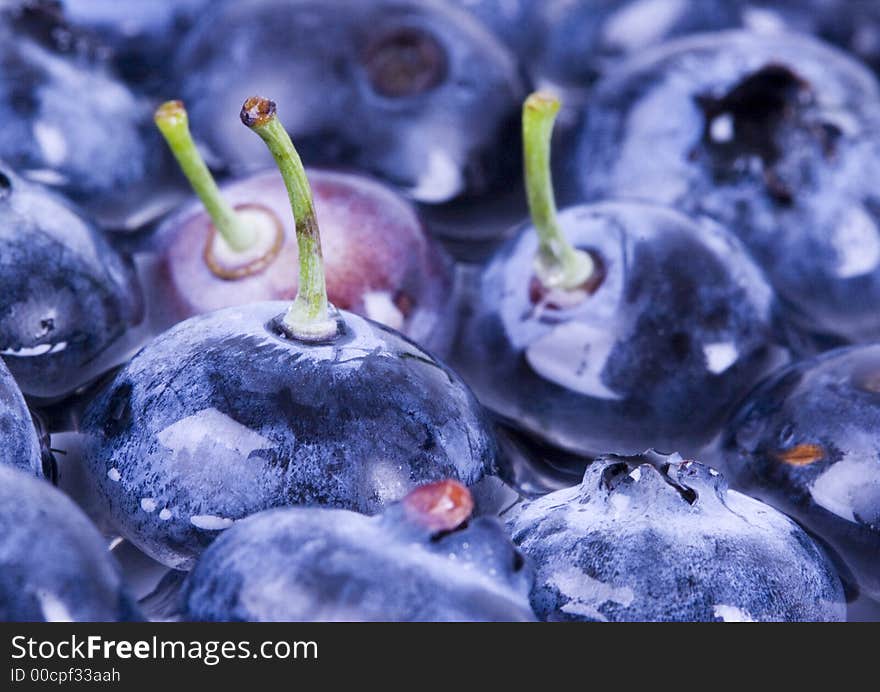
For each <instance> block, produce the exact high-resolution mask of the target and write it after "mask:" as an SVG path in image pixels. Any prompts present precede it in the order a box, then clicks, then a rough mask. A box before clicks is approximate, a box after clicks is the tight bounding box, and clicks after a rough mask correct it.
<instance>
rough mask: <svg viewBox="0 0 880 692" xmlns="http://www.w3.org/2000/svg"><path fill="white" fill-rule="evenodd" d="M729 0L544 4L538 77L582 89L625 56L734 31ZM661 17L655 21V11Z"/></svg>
mask: <svg viewBox="0 0 880 692" xmlns="http://www.w3.org/2000/svg"><path fill="white" fill-rule="evenodd" d="M737 4H738V3H737V2H735V1H733V2H732V1H731V0H623V1H621V0H587V1H581V2H569V1H568V0H549V2H544V3H542V5H543V8H542V9H543V11H542V15H543V18H544V23H545V26H546V27H547V28H546V31H547V35H546V38H545V39H544V41H543V50H542V52H541V56H540V66H541V71H542V73H543V74H544V75H545V76H546V77H548V78H549V79H551V80H553V81H554V82H557V83H560V84H563V85H567V86H572V87H586V86H589V85H590V84H591V83H592V82H594V81H595V80H596V78H597V77H599V76H601V75H604V74H606V73H611V72H613V71H614V66H615V64H616V63H617V62H618V61H619V60H620V59H621V58H624V57H626V56H628V55H632V54H634V53H638V52H639V51H643V50H645V49H646V48H648V47H650V46H655V45H658V44H661V43H663V42H664V41H669V40H671V39H674V38H678V37H680V36H686V35H688V34H694V33H697V32H702V31H721V30H724V29H734V28H737V27H739V26H740V25H741V22H742V17H741V14H740V8H739V7H738V6H737ZM658 11H659V13H660V15H661V16H660V17H658V16H657V13H658Z"/></svg>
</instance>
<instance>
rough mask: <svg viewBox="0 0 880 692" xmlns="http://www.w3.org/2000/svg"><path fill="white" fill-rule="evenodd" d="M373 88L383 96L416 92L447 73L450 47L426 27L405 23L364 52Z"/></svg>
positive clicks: (439, 80) (416, 93)
mask: <svg viewBox="0 0 880 692" xmlns="http://www.w3.org/2000/svg"><path fill="white" fill-rule="evenodd" d="M363 63H364V67H365V69H366V71H367V77H368V78H369V80H370V84H371V85H372V87H373V89H375V91H376V92H377V93H379V94H381V95H382V96H387V97H390V98H400V97H404V96H416V95H418V94H421V93H424V92H426V91H429V90H430V89H433V88H434V87H436V86H437V85H439V84H440V82H442V81H443V79H444V78H445V77H446V70H447V62H446V51H445V50H444V49H443V47H442V46H441V45H440V43H439V42H438V41H437V39H436V38H435V37H434V36H432V35H431V34H429V33H428V32H426V31H423V30H422V29H416V28H410V27H401V28H397V29H394V30H393V31H390V32H387V33H385V34H382V35H380V36H379V37H378V38H376V39H374V40H373V41H371V42H370V44H369V45H368V46H367V48H366V50H365V51H364V55H363Z"/></svg>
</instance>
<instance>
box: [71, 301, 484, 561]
mask: <svg viewBox="0 0 880 692" xmlns="http://www.w3.org/2000/svg"><path fill="white" fill-rule="evenodd" d="M285 308H286V304H285V303H280V302H275V303H272V302H270V303H256V304H251V305H248V306H245V307H242V308H227V309H224V310H219V311H217V312H214V313H211V314H209V315H205V316H200V317H193V318H191V319H189V320H187V321H185V322H182V323H181V324H179V325H178V326H176V327H174V328H172V329H171V330H169V331H168V332H166V333H165V334H163V335H161V336H160V337H158V338H157V339H156V340H155V341H153V342H152V343H151V344H150V345H149V346H147V347H146V348H144V349H143V350H142V351H141V352H140V353H139V354H138V355H137V356H135V357H134V359H132V361H131V362H130V363H129V364H128V365H127V366H126V367H125V368H124V369H123V370H122V371H121V372H120V373H119V375H118V376H117V377H116V379H115V381H114V382H113V384H112V385H111V386H110V388H109V389H108V390H106V392H105V393H103V394H102V395H101V396H99V397H98V398H97V399H96V400H95V402H94V403H93V405H92V406H91V408H90V409H89V410H88V411H87V412H86V416H85V420H84V421H83V431H84V433H85V434H86V435H88V436H89V438H90V445H91V450H90V452H89V454H88V463H89V464H90V470H91V473H92V476H93V478H94V479H95V481H96V482H97V485H98V488H99V490H100V493H101V494H102V495H103V497H104V498H105V500H106V502H107V505H108V507H109V509H110V512H111V514H112V516H113V519H114V520H115V522H116V523H117V525H118V528H119V530H120V531H121V532H122V533H123V534H124V535H125V536H127V537H128V538H130V539H131V540H132V541H133V542H134V543H135V544H136V545H138V546H139V547H141V548H142V549H143V550H144V551H145V552H147V553H148V554H149V555H151V556H153V557H155V558H156V559H158V560H160V561H161V562H165V563H166V564H169V565H170V566H174V567H178V568H183V567H186V566H188V565H190V564H191V563H192V560H193V558H194V556H195V555H196V554H197V553H198V552H199V551H200V550H201V549H202V548H204V546H205V545H207V544H208V543H209V542H210V541H211V540H212V539H213V538H214V537H215V536H216V535H217V532H218V530H219V529H222V528H226V527H227V526H228V525H230V524H231V523H232V522H233V520H236V519H241V518H243V517H245V516H247V515H249V514H252V513H254V512H257V511H259V510H261V509H266V508H269V507H275V506H279V505H288V504H319V505H328V506H334V507H343V508H347V509H352V510H355V511H359V512H365V513H375V512H377V511H378V510H379V509H381V507H382V506H383V505H384V504H386V503H387V502H389V501H392V500H396V499H398V498H399V497H400V496H401V495H402V494H403V493H404V492H406V491H407V490H408V489H409V488H411V487H412V486H413V485H414V484H416V483H418V482H424V481H430V480H436V479H439V478H447V477H449V478H457V479H459V480H461V481H463V482H465V483H468V484H471V483H474V482H476V481H477V480H479V479H480V478H481V477H482V476H483V475H484V473H486V472H487V470H489V469H491V468H492V467H493V465H494V455H495V446H494V442H493V439H492V437H491V433H490V432H489V431H488V429H487V425H486V423H485V420H484V416H483V414H482V413H481V412H480V411H479V408H478V406H477V404H476V402H475V401H474V399H473V396H472V395H471V393H470V392H469V391H468V390H467V389H466V388H465V387H464V385H462V383H461V382H460V380H459V379H458V378H457V377H456V376H455V375H454V374H452V372H451V371H449V370H448V369H447V368H445V367H444V366H443V365H441V364H439V363H438V362H436V361H435V360H433V359H432V358H431V357H430V356H429V355H427V354H426V353H425V352H424V351H422V350H421V349H419V348H418V347H417V346H415V345H414V344H413V343H411V342H408V341H407V340H405V339H404V338H402V337H400V336H399V335H397V334H396V333H394V332H392V331H390V330H387V329H384V328H382V327H380V326H379V325H377V324H374V323H371V322H368V321H366V320H364V319H362V318H360V317H357V316H355V315H353V314H350V313H345V314H344V316H343V318H344V324H345V326H344V328H343V334H342V335H341V336H340V337H339V338H338V339H337V340H336V341H334V342H333V343H331V344H327V345H304V344H302V343H299V342H297V341H295V340H291V339H288V338H285V337H284V336H281V335H279V333H278V329H279V327H278V325H277V323H276V318H278V317H279V316H281V315H282V314H283V312H284V310H285Z"/></svg>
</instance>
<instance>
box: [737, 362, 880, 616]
mask: <svg viewBox="0 0 880 692" xmlns="http://www.w3.org/2000/svg"><path fill="white" fill-rule="evenodd" d="M878 430H880V346H876V345H870V346H859V347H851V348H844V349H839V350H835V351H829V352H828V353H826V354H823V355H821V356H818V357H816V358H813V359H810V360H805V361H802V362H800V363H797V364H794V365H792V366H790V367H789V368H786V369H784V370H781V371H780V372H778V373H776V374H774V375H773V376H772V377H771V378H769V379H768V380H767V381H766V382H764V383H763V384H762V385H761V386H760V387H758V388H757V389H756V390H755V391H754V392H753V393H752V394H751V395H750V396H749V398H748V399H747V400H746V401H745V402H744V403H743V405H742V407H741V408H740V409H739V411H738V412H737V414H736V415H735V416H734V417H733V419H732V420H731V422H730V424H729V425H728V426H727V429H726V431H725V434H724V436H723V439H722V450H723V455H724V456H723V459H724V465H725V469H726V470H727V472H728V474H729V475H730V477H731V481H732V482H735V483H736V484H737V485H738V486H740V487H741V488H742V489H743V491H744V492H748V493H749V494H750V495H753V496H756V497H760V498H761V499H763V500H764V501H765V502H769V503H770V504H772V505H774V506H776V507H778V508H779V509H781V510H782V511H784V512H786V513H788V514H791V515H792V516H794V517H796V518H797V519H798V521H800V522H801V523H802V524H803V525H804V526H806V527H807V528H808V529H810V530H811V531H813V532H814V533H816V534H817V535H819V536H820V537H821V538H823V539H824V540H825V541H826V542H827V543H828V544H829V545H830V546H831V547H832V548H833V549H834V550H835V551H836V552H837V553H838V554H839V555H840V557H841V558H842V559H843V561H844V562H845V563H846V565H847V566H848V567H849V570H850V571H851V572H852V576H853V578H854V579H855V582H856V584H855V585H854V586H856V587H857V588H858V589H860V590H861V591H862V592H863V593H864V594H865V595H867V596H869V597H871V598H874V599H875V600H880V433H878Z"/></svg>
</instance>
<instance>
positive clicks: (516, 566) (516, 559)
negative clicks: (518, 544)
mask: <svg viewBox="0 0 880 692" xmlns="http://www.w3.org/2000/svg"><path fill="white" fill-rule="evenodd" d="M525 566H526V560H525V558H524V557H523V556H522V553H521V552H519V551H518V550H515V551H513V564H512V565H511V568H512V569H513V571H514V572H519V571H520V570H521V569H522V568H523V567H525Z"/></svg>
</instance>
